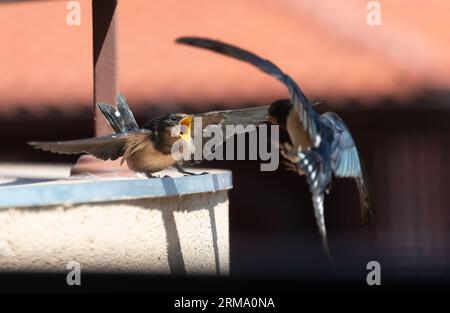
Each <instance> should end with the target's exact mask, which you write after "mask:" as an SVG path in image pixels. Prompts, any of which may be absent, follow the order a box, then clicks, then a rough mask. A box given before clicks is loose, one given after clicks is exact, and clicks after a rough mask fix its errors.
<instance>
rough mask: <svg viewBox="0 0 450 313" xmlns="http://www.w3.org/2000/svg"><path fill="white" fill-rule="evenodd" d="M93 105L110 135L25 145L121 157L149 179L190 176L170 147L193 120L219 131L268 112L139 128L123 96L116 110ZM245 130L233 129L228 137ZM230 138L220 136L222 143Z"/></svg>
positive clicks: (167, 118)
mask: <svg viewBox="0 0 450 313" xmlns="http://www.w3.org/2000/svg"><path fill="white" fill-rule="evenodd" d="M97 106H98V108H99V109H100V111H101V112H102V114H103V116H104V117H105V119H106V120H107V122H108V124H109V125H110V126H111V127H112V129H113V130H114V131H115V133H114V134H111V135H108V136H102V137H93V138H86V139H78V140H68V141H54V142H29V144H30V145H32V146H33V147H35V148H37V149H41V150H44V151H51V152H54V153H59V154H81V153H86V154H91V155H93V156H95V157H96V158H98V159H101V160H117V159H118V158H120V157H122V160H121V164H123V162H127V165H128V167H129V168H130V169H131V170H133V171H135V172H138V173H144V174H146V175H147V177H153V173H155V172H159V171H161V170H163V169H165V168H168V167H170V166H174V167H175V168H176V169H177V170H178V171H180V172H181V173H183V174H193V173H190V172H188V171H186V170H185V169H184V168H183V167H182V166H181V163H182V161H183V160H181V161H180V160H176V159H174V158H173V156H172V147H173V145H174V144H175V143H176V141H178V140H179V139H180V138H181V139H182V140H183V141H185V142H187V143H190V142H191V140H192V136H193V132H192V127H193V125H192V124H193V119H194V118H195V117H201V121H202V129H203V128H205V127H207V126H210V125H211V126H218V127H222V128H223V127H225V126H226V125H241V124H242V125H244V126H245V125H249V124H251V125H258V124H263V123H265V122H266V121H265V119H266V115H267V109H268V107H267V106H266V107H254V108H245V109H238V110H223V111H212V112H206V113H198V114H189V115H188V114H185V113H175V114H167V115H164V116H161V117H156V118H153V119H152V120H150V121H149V122H147V123H146V124H145V125H144V126H143V127H142V128H140V127H139V126H138V124H137V122H136V120H135V118H134V116H133V113H132V111H131V110H130V108H129V106H128V104H127V102H126V100H125V98H124V96H123V95H121V94H119V95H118V96H117V108H115V107H114V106H112V105H110V104H106V103H99V104H97ZM248 130H249V129H248V128H247V129H245V128H244V129H237V131H236V132H235V133H233V134H230V136H231V135H234V134H237V133H239V132H241V133H242V132H246V131H248ZM230 136H228V137H225V136H224V140H226V139H227V138H229V137H230ZM187 146H189V145H187Z"/></svg>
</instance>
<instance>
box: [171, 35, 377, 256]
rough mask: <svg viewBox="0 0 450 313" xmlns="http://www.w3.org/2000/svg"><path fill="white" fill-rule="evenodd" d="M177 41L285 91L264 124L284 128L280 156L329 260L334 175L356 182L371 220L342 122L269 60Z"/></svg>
mask: <svg viewBox="0 0 450 313" xmlns="http://www.w3.org/2000/svg"><path fill="white" fill-rule="evenodd" d="M176 42H178V43H181V44H186V45H190V46H194V47H198V48H203V49H207V50H211V51H214V52H217V53H220V54H223V55H226V56H229V57H232V58H235V59H238V60H241V61H244V62H247V63H250V64H252V65H253V66H255V67H257V68H258V69H260V70H261V71H263V72H265V73H266V74H269V75H271V76H273V77H275V78H276V79H278V80H279V81H280V82H281V83H282V84H284V85H285V86H286V87H287V89H288V93H289V100H278V101H275V102H273V103H272V104H271V105H270V108H269V121H270V122H271V123H274V124H278V125H280V127H281V128H284V129H286V130H287V132H288V134H289V137H290V140H291V143H292V145H289V144H286V145H282V146H281V147H280V148H281V152H282V154H283V156H285V158H286V159H288V160H289V162H290V166H289V167H290V169H293V170H295V171H296V172H297V173H298V174H299V175H305V176H306V180H307V183H308V185H309V190H310V192H311V194H312V203H313V207H314V215H315V218H316V223H317V226H318V228H319V233H320V236H321V238H322V244H323V248H324V250H325V253H326V254H327V256H328V258H329V259H330V260H332V259H331V256H330V252H329V248H328V242H327V233H326V227H325V215H324V193H329V192H330V190H331V180H332V177H333V175H334V176H335V177H351V178H353V179H354V180H355V181H356V185H357V188H358V192H359V198H360V204H361V219H362V222H363V224H364V225H369V224H372V223H374V222H375V214H374V211H373V210H372V208H371V204H370V201H369V194H368V190H367V187H366V181H367V179H366V178H365V174H364V172H365V171H364V170H363V167H362V163H361V158H360V156H359V154H358V150H357V148H356V145H355V142H354V140H353V138H352V136H351V134H350V131H349V130H348V128H347V126H346V125H345V123H344V121H343V120H342V119H341V118H340V117H339V116H338V115H337V114H335V113H332V112H326V113H324V114H319V113H318V112H316V111H315V110H314V107H313V106H314V103H312V102H310V101H309V100H308V98H307V97H306V96H305V94H304V93H303V92H302V90H301V89H300V87H299V86H298V84H297V83H296V82H295V81H294V80H293V79H292V78H291V77H290V76H289V75H287V74H285V73H284V72H283V71H281V69H279V68H278V67H277V66H276V65H275V64H273V63H272V62H270V61H268V60H265V59H263V58H261V57H259V56H257V55H255V54H253V53H251V52H249V51H246V50H243V49H241V48H239V47H236V46H232V45H229V44H226V43H223V42H220V41H216V40H210V39H206V38H198V37H180V38H178V39H177V40H176Z"/></svg>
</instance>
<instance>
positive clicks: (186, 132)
mask: <svg viewBox="0 0 450 313" xmlns="http://www.w3.org/2000/svg"><path fill="white" fill-rule="evenodd" d="M191 124H192V115H188V116H186V117H183V118H182V119H181V121H180V126H184V127H181V133H180V137H181V138H182V139H183V140H184V141H186V142H187V143H189V142H191Z"/></svg>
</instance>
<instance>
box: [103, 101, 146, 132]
mask: <svg viewBox="0 0 450 313" xmlns="http://www.w3.org/2000/svg"><path fill="white" fill-rule="evenodd" d="M97 107H98V108H99V110H100V112H102V114H103V116H104V117H105V119H106V121H107V122H108V124H109V125H110V126H111V127H112V128H113V129H114V131H115V132H116V133H124V132H127V131H134V130H137V129H138V128H139V127H138V125H137V123H136V119H135V118H134V115H133V112H131V110H130V107H129V106H128V103H127V101H126V100H125V97H124V96H123V95H122V94H119V95H117V109H116V108H115V107H114V106H112V105H110V104H107V103H97Z"/></svg>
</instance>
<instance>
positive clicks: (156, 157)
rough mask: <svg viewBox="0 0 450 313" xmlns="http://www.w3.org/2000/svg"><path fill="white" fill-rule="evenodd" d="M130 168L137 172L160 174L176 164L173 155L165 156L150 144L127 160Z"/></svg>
mask: <svg viewBox="0 0 450 313" xmlns="http://www.w3.org/2000/svg"><path fill="white" fill-rule="evenodd" d="M126 161H127V164H128V167H129V168H130V169H131V170H133V171H135V172H150V173H154V172H159V171H162V170H163V169H165V168H167V167H170V166H172V165H173V164H175V162H176V161H175V160H174V159H173V158H172V155H171V154H170V153H169V154H163V153H162V152H160V151H158V150H157V149H155V147H154V146H153V145H152V144H150V145H147V146H146V147H145V148H143V149H140V150H139V151H136V152H135V153H133V154H132V155H130V156H129V157H128V158H127V160H126Z"/></svg>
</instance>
